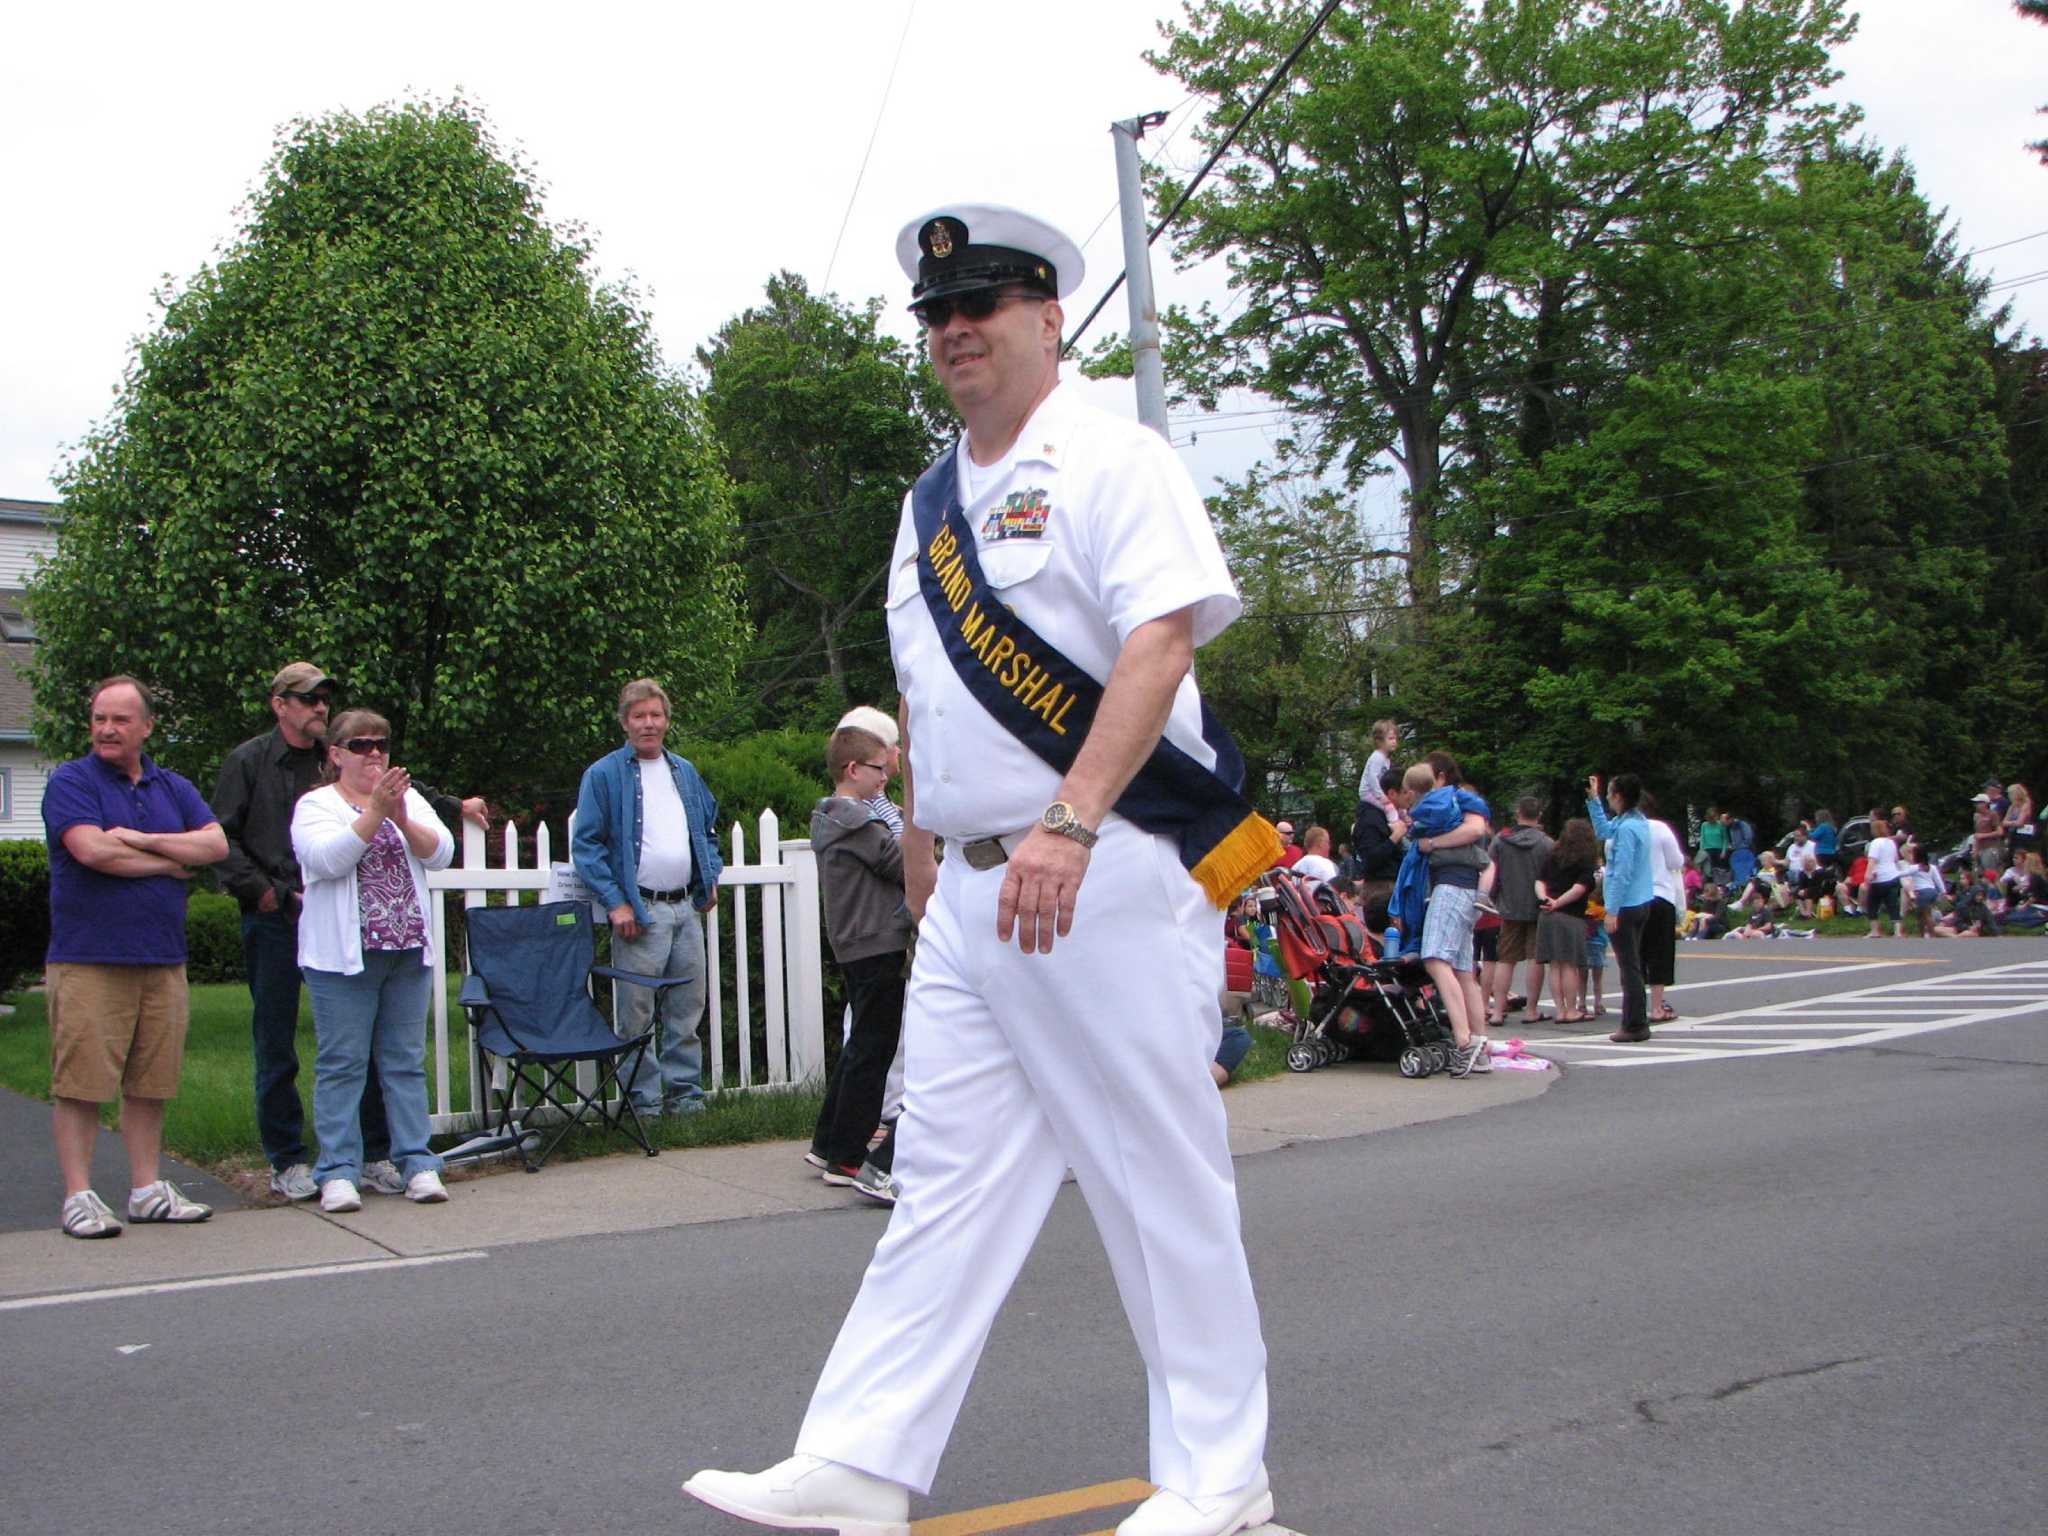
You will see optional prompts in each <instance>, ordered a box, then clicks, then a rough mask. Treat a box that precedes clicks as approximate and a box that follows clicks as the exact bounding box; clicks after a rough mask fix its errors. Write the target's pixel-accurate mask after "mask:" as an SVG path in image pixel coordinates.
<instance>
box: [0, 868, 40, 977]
mask: <svg viewBox="0 0 2048 1536" xmlns="http://www.w3.org/2000/svg"><path fill="white" fill-rule="evenodd" d="M49 947H50V853H49V850H48V849H47V848H45V847H44V846H43V845H42V844H41V843H40V842H37V841H34V840H33V839H30V838H8V839H6V840H5V841H0V992H12V991H13V990H14V989H15V988H16V987H18V986H20V985H21V984H22V982H24V981H25V980H27V979H28V978H29V977H31V976H35V975H39V974H40V973H41V972H42V969H43V952H44V951H45V950H47V949H48V948H49Z"/></svg>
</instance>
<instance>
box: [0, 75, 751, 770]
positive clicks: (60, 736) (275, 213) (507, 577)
mask: <svg viewBox="0 0 2048 1536" xmlns="http://www.w3.org/2000/svg"><path fill="white" fill-rule="evenodd" d="M588 259H589V248H588V246H587V245H586V244H585V242H584V241H583V240H582V238H581V237H580V236H579V235H578V234H577V233H576V232H575V231H573V230H564V229H560V228H556V227H554V226H551V225H550V224H549V223H547V222H546V221H545V219H544V218H543V216H542V211H541V206H540V198H539V193H538V191H537V190H536V187H535V184H534V181H533V178H532V175H531V173H530V172H529V171H528V170H526V169H525V168H524V167H522V166H521V165H520V164H518V163H517V162H516V161H515V160H513V159H511V158H509V157H508V156H507V155H506V154H505V153H504V152H502V151H501V150H500V149H499V148H498V146H497V145H496V144H495V142H494V141H493V139H492V137H491V135H490V132H489V129H488V127H487V125H486V124H485V122H484V121H483V119H482V118H481V117H480V116H479V115H478V114H477V113H476V112H475V111H474V110H472V109H471V108H469V107H468V106H466V105H464V104H463V103H461V102H459V101H457V102H455V103H452V104H449V105H445V106H433V105H427V104H408V105H403V106H397V107H390V108H384V109H380V110H378V111H375V112H372V113H370V114H369V115H368V116H366V117H360V118H359V117H354V116H350V115H339V116H335V117H330V118H326V119H322V120H319V121H308V122H300V123H296V124H293V125H291V126H290V127H288V128H287V129H286V130H285V131H284V133H283V134H282V135H281V137H280V141H279V143H278V146H277V150H276V154H275V156H274V158H273V159H272V161H271V163H270V166H269V169H268V173H267V176H266V178H265V180H264V182H263V185H262V186H261V188H260V189H259V190H258V192H257V193H256V195H255V197H254V199H253V203H252V206H251V208H250V211H249V213H248V216H247V223H246V225H245V226H244V227H243V229H242V230H241V232H240V234H239V235H238V236H237V238H236V239H235V240H234V241H233V243H232V244H231V245H230V246H229V247H228V248H227V250H226V251H225V253H224V254H223V255H222V256H221V257H220V259H219V260H218V261H217V262H216V263H214V264H213V265H211V266H208V267H204V268H202V269H201V270H200V271H199V272H198V273H197V274H196V275H195V276H194V277H193V278H192V279H191V281H190V282H189V283H187V284H186V285H185V287H184V288H183V290H182V291H180V292H178V293H176V294H175V295H171V296H167V297H166V298H165V300H164V310H163V316H162V319H161V322H160V323H159V325H158V326H157V328H156V330H155V331H154V333H153V334H150V335H148V336H146V337H144V338H143V339H142V340H141V341H140V342H139V343H138V347H137V351H136V355H135V358H134V361H133V363H132V365H131V367H130V369H129V371H128V375H127V377H126V379H125V380H124V382H123V385H122V388H121V391H120V395H119V399H118V402H117V405H116V408H115V410H114V412H113V414H112V417H111V419H110V420H109V421H108V422H107V423H106V424H104V425H102V426H101V427H100V428H99V429H97V430H96V431H94V432H93V433H92V434H91V435H90V436H89V438H88V439H87V440H86V442H85V444H84V446H83V450H82V452H81V453H80V454H79V456H78V457H77V458H76V460H75V461H74V462H73V463H71V464H70V465H69V466H67V468H66V470H65V471H64V474H63V478H62V481H61V489H62V494H63V509H64V522H63V526H62V531H61V536H60V543H59V548H58V553H57V556H56V558H55V560H54V561H53V562H52V563H51V564H50V565H49V566H48V567H47V568H46V570H45V572H44V574H43V576H42V577H41V579H40V580H39V581H38V582H37V583H36V585H35V588H34V591H33V593H32V596H31V602H32V603H33V605H34V608H35V613H36V619H37V626H38V629H39V630H40V632H41V635H42V637H43V643H42V644H41V646H40V647H39V648H38V657H37V670H36V677H35V691H36V707H37V730H38V739H39V741H40V742H41V744H42V746H43V748H44V750H46V751H48V752H49V753H51V754H52V755H53V756H64V755H67V754H68V753H69V752H71V751H72V750H73V749H75V747H76V746H77V744H78V733H79V730H80V724H81V721H82V720H83V716H84V711H83V709H82V707H81V705H80V702H79V700H80V699H81V698H82V690H83V688H84V686H85V684H86V683H87V681H88V680H89V679H91V678H93V677H95V676H97V675H99V674H103V673H105V672H108V671H111V670H116V669H120V670H127V671H133V672H135V673H137V674H139V675H141V676H143V677H145V678H147V679H149V680H150V681H151V682H153V683H155V684H156V685H157V686H159V687H160V688H161V689H162V690H163V692H164V695H165V698H166V700H167V703H168V709H167V712H166V717H165V720H164V724H163V726H162V727H160V729H159V731H158V734H157V737H156V745H157V747H158V748H159V749H160V752H161V755H162V756H163V757H164V758H165V759H167V760H168V761H170V762H171V763H172V764H174V765H176V766H178V767H180V768H182V769H185V770H187V771H189V772H191V773H194V774H196V775H210V773H211V771H212V769H213V766H214V765H215V764H216V763H217V762H218V761H219V759H220V756H221V754H222V753H223V752H224V751H225V750H226V749H227V748H228V747H229V746H230V745H231V744H233V743H234V742H235V741H237V740H238V739H240V738H241V737H243V736H246V735H247V734H249V733H250V731H251V730H252V729H253V728H255V727H257V726H259V725H261V724H263V723H266V719H267V717H266V716H265V715H264V714H263V712H262V710H263V706H262V697H263V694H264V692H265V691H266V687H267V680H268V678H269V676H270V674H271V673H272V672H273V671H274V670H275V669H276V667H278V666H279V665H280V664H282V663H283V662H284V661H286V660H288V659H292V658H295V657H310V658H313V659H316V660H317V661H319V662H320V663H321V664H322V665H324V666H326V667H328V668H329V669H331V670H332V671H334V672H335V673H336V674H337V675H339V676H341V677H342V678H344V679H345V680H346V681H347V682H348V684H349V690H350V694H351V696H352V697H353V698H355V699H357V700H359V701H361V702H363V703H365V704H369V705H372V706H374V707H376V708H378V709H380V710H381V711H382V712H384V713H385V714H387V715H388V716H389V717H390V718H391V721H392V724H393V727H394V729H395V730H396V732H397V733H398V735H399V736H400V737H401V739H402V743H403V749H404V752H405V759H404V760H405V761H406V762H407V763H408V765H409V766H411V767H413V768H414V769H415V770H416V771H420V772H422V773H423V774H430V775H432V776H433V777H434V778H435V779H436V780H437V781H438V782H440V783H442V784H445V785H449V786H451V787H455V786H459V787H460V788H461V789H462V790H463V791H464V792H492V793H495V792H497V791H498V790H500V789H502V788H505V787H506V786H509V785H511V784H513V783H516V782H520V781H525V782H527V783H534V782H556V783H559V782H563V781H566V782H568V783H573V782H574V781H575V772H576V770H577V768H579V767H580V766H581V764H582V763H583V762H585V761H587V760H588V758H589V757H590V756H592V755H593V753H594V752H595V751H597V750H601V749H602V748H604V747H607V746H610V745H612V744H614V743H615V740H616V734H617V733H616V730H615V728H614V726H613V722H612V719H611V701H612V699H613V698H614V697H615V693H616V690H617V688H618V686H619V685H620V683H622V682H623V681H624V680H626V679H628V678H631V677H633V676H636V675H639V674H642V673H648V674H653V675H655V676H658V677H660V678H661V679H662V680H663V682H664V683H665V684H666V685H667V687H668V689H669V692H670V695H671V697H672V698H673V699H674V701H675V706H676V713H677V716H678V719H679V721H680V722H682V723H683V724H684V725H685V726H687V724H688V723H689V722H690V721H691V720H692V719H693V718H701V717H705V716H708V715H711V714H715V713H716V712H717V711H718V710H719V709H720V708H721V707H722V706H723V704H724V702H725V700H726V699H727V697H728V695H729V692H730V686H731V680H732V675H733V670H734V666H735V663H736V661H737V658H738V655H739V653H740V651H741V649H742V647H743V645H744V643H745V641H746V634H747V631H746V620H745V615H744V612H743V609H742V606H741V603H740V596H741V587H740V582H739V578H738V575H737V571H736V569H735V567H734V566H733V564H732V563H731V544H732V539H733V520H732V510H731V505H730V495H729V490H728V487H727V484H726V481H725V478H724V475H723V473H722V471H721V469H720V467H719V464H718V459H717V453H716V449H715V446H714V444H713V442H712V439H711V434H710V432H709V430H708V429H707V427H706V424H705V423H704V421H703V419H702V415H701V411H700V409H699V407H698V405H697V403H696V402H695V401H694V400H693V398H692V397H691V395H690V393H689V392H688V391H687V390H686V389H685V388H684V387H683V385H682V383H681V382H680V381H679V380H678V379H677V378H676V377H675V376H673V375H672V374H671V373H670V372H669V371H668V370H666V369H665V368H664V366H663V364H662V361H661V358H660V356H659V354H658V351H657V349H656V346H655V343H654V339H653V337H652V335H651V334H650V331H649V328H648V323H647V319H646V317H645V315H644V314H643V313H642V312H641V310H640V309H639V308H638V307H637V305H636V301H635V299H634V297H633V295H632V294H631V293H629V292H625V291H621V290H616V289H611V288H607V287H601V286H598V285H597V284H595V283H594V282H593V280H592V277H591V275H590V272H589V270H588ZM202 782H204V779H202Z"/></svg>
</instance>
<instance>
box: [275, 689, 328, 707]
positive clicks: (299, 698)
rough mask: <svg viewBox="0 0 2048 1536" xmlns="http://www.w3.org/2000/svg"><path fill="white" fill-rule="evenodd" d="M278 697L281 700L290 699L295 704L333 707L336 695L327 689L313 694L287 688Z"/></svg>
mask: <svg viewBox="0 0 2048 1536" xmlns="http://www.w3.org/2000/svg"><path fill="white" fill-rule="evenodd" d="M278 697H279V698H280V699H290V700H291V701H292V702H293V703H294V704H329V705H331V704H333V702H334V695H333V694H331V693H328V692H327V691H326V690H325V689H319V690H316V691H314V692H312V693H300V692H299V691H298V690H297V689H296V688H287V689H285V691H284V692H283V693H280V694H279V695H278Z"/></svg>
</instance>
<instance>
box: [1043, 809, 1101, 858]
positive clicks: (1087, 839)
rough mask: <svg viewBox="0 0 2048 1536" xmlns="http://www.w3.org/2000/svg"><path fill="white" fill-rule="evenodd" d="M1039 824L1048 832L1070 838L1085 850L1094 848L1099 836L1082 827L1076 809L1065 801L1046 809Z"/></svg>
mask: <svg viewBox="0 0 2048 1536" xmlns="http://www.w3.org/2000/svg"><path fill="white" fill-rule="evenodd" d="M1038 824H1039V825H1040V826H1041V827H1043V828H1045V830H1046V831H1048V832H1054V833H1057V834H1058V835H1059V836H1061V837H1070V838H1072V839H1073V840H1074V841H1075V842H1077V843H1079V844H1080V845H1081V846H1082V847H1083V848H1093V847H1094V846H1095V842H1096V836H1097V834H1095V833H1093V832H1091V831H1089V830H1088V829H1087V828H1086V827H1084V826H1082V825H1081V822H1080V818H1078V817H1077V816H1075V815H1074V808H1073V807H1072V806H1071V805H1069V804H1067V802H1066V801H1064V800H1055V801H1053V803H1052V804H1051V805H1048V806H1047V807H1046V808H1045V814H1044V815H1042V816H1040V817H1039V818H1038Z"/></svg>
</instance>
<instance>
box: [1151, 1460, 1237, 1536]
mask: <svg viewBox="0 0 2048 1536" xmlns="http://www.w3.org/2000/svg"><path fill="white" fill-rule="evenodd" d="M1272 1518H1273V1490H1272V1488H1271V1487H1270V1486H1268V1484H1267V1482H1266V1469H1265V1467H1264V1466H1261V1467H1260V1468H1259V1470H1258V1472H1257V1473H1256V1474H1255V1475H1254V1476H1253V1478H1252V1480H1251V1481H1250V1482H1248V1483H1246V1484H1245V1485H1244V1486H1243V1487H1242V1488H1237V1489H1233V1490H1232V1491H1231V1492H1229V1493H1219V1494H1217V1495H1215V1496H1214V1497H1213V1498H1207V1499H1189V1498H1183V1497H1182V1496H1181V1495H1180V1494H1177V1493H1174V1492H1171V1491H1170V1490H1168V1489H1165V1488H1162V1489H1160V1490H1159V1491H1158V1492H1157V1493H1155V1494H1153V1495H1152V1497H1151V1498H1149V1499H1147V1500H1146V1501H1145V1502H1144V1503H1142V1504H1140V1505H1139V1506H1138V1507H1137V1508H1136V1509H1134V1510H1132V1511H1131V1513H1130V1515H1129V1516H1128V1517H1127V1518H1126V1519H1125V1520H1124V1523H1123V1524H1122V1525H1119V1526H1118V1527H1117V1528H1116V1536H1233V1533H1234V1532H1237V1531H1248V1530H1250V1529H1251V1528H1252V1527H1253V1526H1255V1525H1264V1524H1265V1523H1266V1522H1267V1521H1268V1520H1271V1519H1272Z"/></svg>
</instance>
